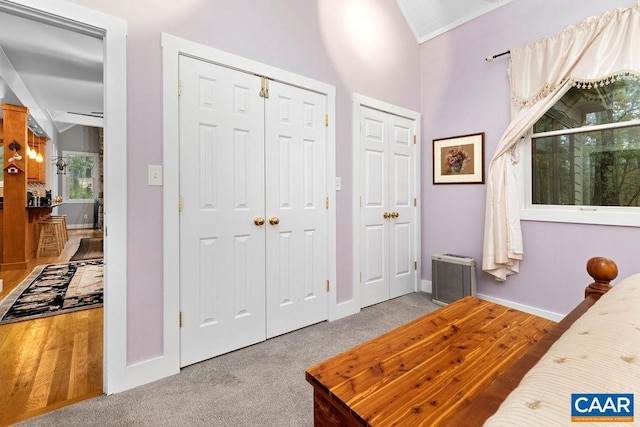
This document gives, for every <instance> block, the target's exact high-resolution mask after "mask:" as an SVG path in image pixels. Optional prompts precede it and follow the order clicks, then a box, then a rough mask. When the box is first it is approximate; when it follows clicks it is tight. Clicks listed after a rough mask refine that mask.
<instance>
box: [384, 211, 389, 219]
mask: <svg viewBox="0 0 640 427" xmlns="http://www.w3.org/2000/svg"><path fill="white" fill-rule="evenodd" d="M382 216H383V217H384V219H389V218H391V214H390V213H389V212H385V213H383V214H382Z"/></svg>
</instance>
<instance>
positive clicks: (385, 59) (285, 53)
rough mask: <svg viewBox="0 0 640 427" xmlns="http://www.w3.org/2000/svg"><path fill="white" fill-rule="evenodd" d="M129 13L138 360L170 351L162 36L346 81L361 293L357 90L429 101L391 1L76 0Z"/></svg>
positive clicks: (345, 146)
mask: <svg viewBox="0 0 640 427" xmlns="http://www.w3.org/2000/svg"><path fill="white" fill-rule="evenodd" d="M73 1H74V2H75V3H78V4H81V5H83V6H87V7H90V8H92V9H95V10H100V11H103V12H105V13H108V14H110V15H113V16H117V17H120V18H124V19H126V20H127V21H128V42H127V61H128V63H127V79H128V81H127V116H128V129H127V134H128V147H129V149H128V153H127V160H128V189H127V201H128V211H129V217H128V242H127V249H128V266H129V267H128V269H129V270H128V272H127V275H128V295H127V297H128V301H127V303H128V310H127V312H128V320H127V322H128V336H127V341H128V355H127V356H128V361H129V363H135V362H137V361H142V360H146V359H149V358H152V357H154V356H156V355H158V354H160V353H161V352H162V347H161V346H162V331H161V329H160V328H161V326H160V325H161V324H162V322H161V320H162V316H163V313H162V297H163V295H162V249H161V248H162V192H161V191H162V190H161V188H155V187H149V186H147V185H146V165H148V164H161V163H162V86H161V79H162V68H161V58H162V51H161V48H160V34H161V33H162V32H166V33H169V34H172V35H174V36H178V37H182V38H185V39H188V40H191V41H195V42H198V43H202V44H204V45H207V46H211V47H214V48H217V49H220V50H224V51H227V52H231V53H234V54H237V55H241V56H244V57H247V58H249V59H252V60H255V61H260V62H263V63H265V64H268V65H272V66H275V67H279V68H282V69H285V70H288V71H291V72H294V73H298V74H301V75H303V76H306V77H310V78H314V79H316V80H320V81H323V82H326V83H329V84H332V85H334V86H336V88H337V97H336V98H337V99H336V104H337V105H336V109H337V117H336V118H335V120H336V129H337V135H336V151H337V156H336V157H337V159H336V162H337V165H336V166H337V175H338V176H341V177H342V191H340V192H339V193H338V200H337V205H336V206H337V217H338V225H337V226H338V230H337V231H338V253H337V255H338V265H337V268H338V284H337V289H338V294H339V298H341V299H345V298H348V297H349V295H350V294H351V281H352V280H351V277H352V273H351V262H352V256H351V251H352V245H351V235H352V231H351V228H352V227H351V188H352V185H351V162H352V155H351V94H352V92H358V93H361V94H363V95H366V96H369V97H372V98H377V99H380V100H382V101H385V102H388V103H392V104H396V105H399V106H401V107H404V108H408V109H412V110H419V108H420V93H419V83H420V74H419V70H420V55H419V46H418V45H417V43H416V42H415V39H414V37H413V35H412V34H411V32H410V31H409V29H408V28H407V26H406V24H405V21H404V18H403V17H402V15H401V13H400V11H399V9H398V8H397V6H396V4H395V2H391V1H389V0H321V1H314V0H279V1H277V2H274V1H255V0H218V1H209V0H181V1H157V0H136V1H130V0H111V1H104V0H73Z"/></svg>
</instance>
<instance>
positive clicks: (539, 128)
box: [531, 79, 640, 207]
mask: <svg viewBox="0 0 640 427" xmlns="http://www.w3.org/2000/svg"><path fill="white" fill-rule="evenodd" d="M607 83H608V84H600V83H594V84H592V85H590V86H589V87H587V88H572V89H571V90H569V91H568V92H567V93H566V94H565V95H564V96H563V97H562V98H561V99H560V101H558V102H557V103H556V105H554V106H553V107H552V108H551V109H550V110H549V111H547V113H546V114H545V115H544V116H543V117H542V118H541V119H540V120H539V121H538V122H537V123H536V124H535V126H534V134H533V135H532V137H531V172H532V174H531V203H532V204H533V205H563V206H567V205H573V206H593V207H607V206H615V207H638V206H640V122H639V120H640V83H638V81H636V80H633V79H628V80H618V81H612V82H607Z"/></svg>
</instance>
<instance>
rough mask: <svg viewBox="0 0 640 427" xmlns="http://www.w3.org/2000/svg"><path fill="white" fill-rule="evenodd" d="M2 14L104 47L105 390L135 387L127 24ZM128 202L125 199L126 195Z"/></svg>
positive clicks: (46, 12)
mask: <svg viewBox="0 0 640 427" xmlns="http://www.w3.org/2000/svg"><path fill="white" fill-rule="evenodd" d="M0 11H3V12H14V13H19V14H21V15H23V16H27V17H33V18H37V19H41V20H44V21H45V22H47V21H49V22H55V23H56V25H60V24H62V25H66V26H68V27H69V28H70V29H82V30H83V31H87V32H90V33H93V34H95V35H97V36H102V38H103V42H104V87H105V91H104V107H105V110H104V111H105V120H104V138H105V144H104V168H105V182H104V190H105V193H104V194H105V197H104V206H105V210H104V213H105V215H104V226H105V230H106V233H105V294H104V391H105V393H114V392H118V391H122V390H125V389H127V388H131V387H133V386H135V384H133V385H132V382H131V378H130V377H131V376H132V375H131V373H130V371H129V369H128V367H127V198H126V194H127V161H126V158H123V157H122V155H121V153H126V152H127V109H126V106H127V72H126V71H127V70H126V59H127V22H126V21H125V20H123V19H120V18H115V17H113V16H110V15H107V14H104V13H102V12H98V11H95V10H93V9H89V8H86V7H84V6H80V5H77V4H74V3H70V2H67V1H62V0H13V1H7V0H0ZM123 194H124V195H125V197H122V195H123Z"/></svg>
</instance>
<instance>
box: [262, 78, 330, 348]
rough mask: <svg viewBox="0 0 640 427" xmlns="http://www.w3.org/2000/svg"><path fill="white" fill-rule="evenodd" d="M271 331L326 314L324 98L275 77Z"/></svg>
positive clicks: (269, 135) (269, 148)
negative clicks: (277, 80)
mask: <svg viewBox="0 0 640 427" xmlns="http://www.w3.org/2000/svg"><path fill="white" fill-rule="evenodd" d="M265 109H266V111H265V117H266V118H265V125H266V127H265V130H266V131H265V132H266V134H265V144H266V146H265V147H266V148H265V165H266V166H265V167H266V173H265V176H266V214H267V217H268V219H270V220H274V219H275V223H272V222H274V221H270V222H269V224H268V226H267V242H266V260H267V264H266V270H267V285H266V290H267V337H273V336H276V335H280V334H283V333H286V332H289V331H292V330H295V329H299V328H301V327H304V326H308V325H311V324H313V323H317V322H320V321H323V320H326V318H327V292H326V279H327V277H326V266H327V259H326V258H327V252H326V245H327V243H326V221H327V212H326V207H325V197H326V190H325V188H326V184H325V183H326V176H325V174H326V154H325V153H326V126H325V121H324V118H325V114H326V97H325V96H323V95H320V94H317V93H315V92H310V91H307V90H304V89H301V88H297V87H293V86H289V85H285V84H281V83H277V82H271V83H270V95H269V98H268V99H267V100H266V101H265Z"/></svg>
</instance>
